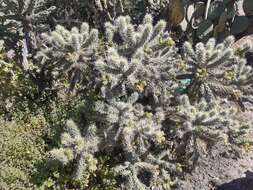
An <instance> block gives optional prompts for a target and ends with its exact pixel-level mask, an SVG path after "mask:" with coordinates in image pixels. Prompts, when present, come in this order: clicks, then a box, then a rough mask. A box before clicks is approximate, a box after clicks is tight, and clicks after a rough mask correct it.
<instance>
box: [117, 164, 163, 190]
mask: <svg viewBox="0 0 253 190" xmlns="http://www.w3.org/2000/svg"><path fill="white" fill-rule="evenodd" d="M145 172H148V173H149V174H151V178H157V176H158V174H159V171H158V170H157V167H156V166H155V165H152V164H148V163H146V162H137V163H134V164H132V163H130V162H125V163H124V165H120V166H118V167H115V173H116V174H118V175H121V176H122V177H124V178H126V182H125V185H124V188H126V189H130V190H134V189H138V190H146V189H148V188H149V186H147V185H145V184H143V183H142V182H141V179H140V178H139V176H140V175H141V174H144V173H145ZM144 175H145V174H144ZM143 177H144V176H143Z"/></svg>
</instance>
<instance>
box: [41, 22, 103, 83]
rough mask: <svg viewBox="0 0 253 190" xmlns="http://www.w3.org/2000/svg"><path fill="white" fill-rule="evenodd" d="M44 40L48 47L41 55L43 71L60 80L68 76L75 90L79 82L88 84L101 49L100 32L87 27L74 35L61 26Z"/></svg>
mask: <svg viewBox="0 0 253 190" xmlns="http://www.w3.org/2000/svg"><path fill="white" fill-rule="evenodd" d="M42 36H43V38H44V43H45V44H44V46H43V48H41V51H39V52H38V54H37V58H38V59H39V60H40V63H41V65H40V66H39V68H40V70H46V71H48V72H51V74H53V77H54V78H56V79H57V78H59V76H62V75H63V74H64V73H67V74H68V75H69V77H70V82H71V87H74V85H75V84H76V83H77V82H83V81H85V82H88V80H87V79H89V77H90V76H91V74H90V71H91V68H92V67H91V62H92V61H93V59H95V55H96V50H97V46H98V40H99V39H98V31H97V30H95V29H90V28H89V25H88V24H87V23H83V24H82V25H81V27H80V29H78V28H76V27H74V28H72V29H71V30H70V31H69V30H67V29H66V28H64V27H63V26H60V25H58V26H56V29H55V31H53V32H51V33H50V35H48V34H45V33H44V34H43V35H42ZM86 84H87V83H86Z"/></svg>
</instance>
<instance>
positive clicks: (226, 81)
mask: <svg viewBox="0 0 253 190" xmlns="http://www.w3.org/2000/svg"><path fill="white" fill-rule="evenodd" d="M233 43H234V38H233V37H232V36H230V37H228V38H226V39H225V40H224V42H223V43H221V44H218V45H216V42H215V40H214V39H210V40H209V41H208V42H207V43H206V44H203V43H198V44H197V45H196V46H195V50H194V49H193V47H192V45H191V44H190V43H189V42H186V43H185V44H184V46H183V50H184V60H183V62H182V63H181V64H179V65H178V68H179V70H180V71H179V73H180V74H179V75H178V76H177V77H178V78H181V79H187V78H188V79H191V83H190V85H189V87H188V94H189V96H190V97H191V99H193V100H194V99H195V100H196V99H199V98H200V97H205V99H206V100H210V99H211V98H212V97H214V96H221V97H228V98H231V99H232V100H234V101H240V99H241V97H237V96H236V94H237V91H239V92H241V93H247V92H246V91H244V92H243V91H241V89H242V88H243V87H242V86H243V85H245V84H246V83H247V82H248V80H251V79H250V78H247V79H245V80H247V82H246V81H245V83H244V84H243V83H242V82H240V85H239V86H240V87H239V86H238V85H235V82H234V79H235V78H237V79H238V78H239V77H243V78H246V77H245V76H239V75H241V74H243V75H245V74H246V73H240V72H238V69H236V67H237V68H238V66H237V64H239V65H243V63H244V62H245V60H244V58H241V57H243V55H244V54H245V52H247V51H248V50H249V49H250V48H251V47H250V44H244V45H242V46H241V47H240V54H241V55H242V56H239V55H238V51H236V50H234V49H233V48H232V45H233ZM239 67H241V66H239ZM248 69H249V68H248V67H247V70H248ZM239 70H240V69H239ZM247 72H248V71H247ZM236 75H237V76H236ZM247 77H248V76H247ZM238 84H239V83H238ZM246 85H247V84H246ZM238 87H239V88H238ZM242 96H246V94H242Z"/></svg>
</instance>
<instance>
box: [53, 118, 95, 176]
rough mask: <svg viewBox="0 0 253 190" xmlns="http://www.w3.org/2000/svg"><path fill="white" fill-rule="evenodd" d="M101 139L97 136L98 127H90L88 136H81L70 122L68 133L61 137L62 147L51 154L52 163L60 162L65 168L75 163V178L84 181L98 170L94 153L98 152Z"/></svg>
mask: <svg viewBox="0 0 253 190" xmlns="http://www.w3.org/2000/svg"><path fill="white" fill-rule="evenodd" d="M98 143H99V139H98V136H97V135H96V126H94V125H90V126H89V127H88V128H87V131H86V134H85V135H84V136H82V135H81V132H80V131H79V129H78V127H77V126H76V124H75V123H74V122H73V121H72V120H69V121H68V122H67V124H66V132H65V133H63V134H62V136H61V147H60V148H58V149H53V150H51V151H50V153H49V159H50V160H51V161H58V162H60V163H61V164H62V165H63V166H66V165H67V164H69V163H70V162H75V163H76V164H75V170H74V172H73V177H74V178H75V179H82V178H85V177H87V175H89V173H93V172H94V171H95V170H96V164H97V160H96V159H95V158H94V153H95V152H96V151H97V150H98Z"/></svg>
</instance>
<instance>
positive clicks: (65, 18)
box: [49, 0, 168, 29]
mask: <svg viewBox="0 0 253 190" xmlns="http://www.w3.org/2000/svg"><path fill="white" fill-rule="evenodd" d="M167 3H168V0H155V1H154V0H53V1H50V2H49V4H51V5H55V6H56V7H57V9H56V13H55V14H54V17H55V21H56V22H57V23H62V24H64V25H65V24H68V25H71V26H73V25H75V24H78V23H80V21H82V22H89V23H90V24H91V25H92V26H95V27H96V28H100V29H102V28H103V27H104V22H106V21H111V22H112V21H114V20H115V19H116V18H117V17H118V16H120V15H129V16H131V18H132V19H133V22H134V23H135V24H136V23H139V21H140V20H141V19H142V18H143V17H144V16H145V14H147V13H149V14H152V15H153V16H154V17H158V16H159V15H161V13H163V10H164V9H165V7H166V5H167Z"/></svg>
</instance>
